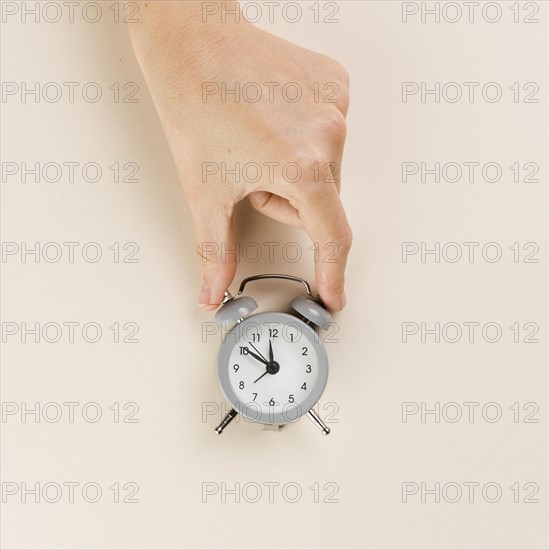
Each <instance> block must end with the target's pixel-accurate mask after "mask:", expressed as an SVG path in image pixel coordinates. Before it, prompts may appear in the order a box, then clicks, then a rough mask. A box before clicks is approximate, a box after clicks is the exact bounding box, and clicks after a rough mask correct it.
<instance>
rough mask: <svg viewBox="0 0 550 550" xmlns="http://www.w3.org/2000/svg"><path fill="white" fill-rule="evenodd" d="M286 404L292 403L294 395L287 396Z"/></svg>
mask: <svg viewBox="0 0 550 550" xmlns="http://www.w3.org/2000/svg"><path fill="white" fill-rule="evenodd" d="M288 402H289V403H294V394H292V393H291V394H290V395H289V396H288Z"/></svg>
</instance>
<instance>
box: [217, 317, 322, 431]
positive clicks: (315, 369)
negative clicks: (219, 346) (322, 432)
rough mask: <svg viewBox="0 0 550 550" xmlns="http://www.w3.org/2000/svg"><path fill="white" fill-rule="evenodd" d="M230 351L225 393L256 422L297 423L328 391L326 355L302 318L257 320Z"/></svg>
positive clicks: (232, 339)
mask: <svg viewBox="0 0 550 550" xmlns="http://www.w3.org/2000/svg"><path fill="white" fill-rule="evenodd" d="M224 346H225V350H224V351H222V354H221V358H220V361H221V362H220V380H221V381H222V389H224V392H225V393H226V397H228V399H229V400H230V401H231V402H232V403H233V405H234V406H237V407H238V409H237V410H238V412H240V413H241V414H244V415H245V416H247V417H248V418H251V419H252V420H257V421H259V422H262V423H267V424H277V423H285V422H292V421H294V420H296V419H297V418H298V417H300V416H302V415H303V414H305V413H307V412H308V410H309V409H310V408H311V407H312V406H313V405H314V404H315V403H316V402H317V400H318V398H319V397H320V395H321V393H322V391H323V389H324V386H325V384H326V378H327V361H326V354H325V350H324V348H323V346H322V344H321V343H320V341H319V339H318V336H317V334H316V333H315V332H314V331H313V330H312V329H311V327H309V326H307V325H306V324H305V323H303V322H302V321H300V320H299V319H297V318H296V317H293V316H291V315H288V314H284V313H262V314H258V315H254V316H252V317H250V318H248V319H247V320H246V321H244V322H242V323H241V324H240V325H237V327H235V329H233V331H231V333H230V334H229V335H228V336H227V337H226V341H225V343H224ZM270 348H271V349H270ZM270 351H271V353H270ZM223 371H225V375H224V376H221V375H222V372H223ZM224 385H226V386H227V387H225V388H224Z"/></svg>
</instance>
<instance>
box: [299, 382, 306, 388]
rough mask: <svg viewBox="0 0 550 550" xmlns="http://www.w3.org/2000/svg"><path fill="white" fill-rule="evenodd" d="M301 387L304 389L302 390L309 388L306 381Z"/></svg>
mask: <svg viewBox="0 0 550 550" xmlns="http://www.w3.org/2000/svg"><path fill="white" fill-rule="evenodd" d="M300 389H302V390H307V386H306V383H305V382H304V383H303V384H302V385H301V386H300Z"/></svg>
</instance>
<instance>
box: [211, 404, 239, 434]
mask: <svg viewBox="0 0 550 550" xmlns="http://www.w3.org/2000/svg"><path fill="white" fill-rule="evenodd" d="M237 414H238V413H237V411H236V410H235V409H231V410H230V411H229V412H228V413H227V414H226V415H225V418H224V419H223V420H222V421H221V423H220V425H219V426H217V427H216V433H217V434H218V435H220V434H221V433H222V432H223V431H224V430H225V428H227V426H228V424H229V423H230V422H231V421H232V420H233V419H234V418H235V417H236V416H237Z"/></svg>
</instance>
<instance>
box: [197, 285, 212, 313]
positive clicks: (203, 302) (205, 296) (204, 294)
mask: <svg viewBox="0 0 550 550" xmlns="http://www.w3.org/2000/svg"><path fill="white" fill-rule="evenodd" d="M209 304H210V288H209V287H208V285H207V284H206V282H205V283H203V285H202V288H201V293H200V294H199V306H201V307H203V306H207V305H209Z"/></svg>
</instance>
